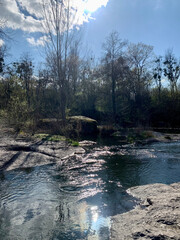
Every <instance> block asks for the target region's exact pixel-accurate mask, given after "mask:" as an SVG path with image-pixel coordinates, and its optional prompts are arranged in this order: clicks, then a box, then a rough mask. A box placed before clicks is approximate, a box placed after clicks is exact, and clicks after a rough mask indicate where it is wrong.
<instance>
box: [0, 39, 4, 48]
mask: <svg viewBox="0 0 180 240" xmlns="http://www.w3.org/2000/svg"><path fill="white" fill-rule="evenodd" d="M2 45H4V41H3V40H2V39H0V47H2Z"/></svg>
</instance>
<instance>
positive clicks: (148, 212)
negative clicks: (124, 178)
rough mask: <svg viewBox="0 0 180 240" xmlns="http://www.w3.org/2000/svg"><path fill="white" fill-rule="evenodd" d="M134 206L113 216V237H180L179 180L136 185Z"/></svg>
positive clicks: (132, 191) (125, 239)
mask: <svg viewBox="0 0 180 240" xmlns="http://www.w3.org/2000/svg"><path fill="white" fill-rule="evenodd" d="M127 192H128V193H129V194H131V195H132V196H134V197H136V198H138V199H140V204H139V205H138V206H136V207H135V209H133V210H131V211H129V212H127V213H124V214H119V215H116V216H114V217H112V227H111V237H110V239H111V240H131V239H140V240H146V239H148V240H150V239H152V240H180V183H174V184H171V185H165V184H150V185H145V186H138V187H133V188H130V189H128V190H127Z"/></svg>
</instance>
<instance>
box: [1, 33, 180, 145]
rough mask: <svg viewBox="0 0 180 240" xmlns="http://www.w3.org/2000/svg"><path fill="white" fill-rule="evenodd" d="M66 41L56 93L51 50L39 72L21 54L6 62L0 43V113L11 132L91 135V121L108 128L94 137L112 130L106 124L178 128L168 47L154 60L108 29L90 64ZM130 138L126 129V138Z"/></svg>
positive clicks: (173, 61) (173, 63)
mask: <svg viewBox="0 0 180 240" xmlns="http://www.w3.org/2000/svg"><path fill="white" fill-rule="evenodd" d="M73 46H74V47H73ZM73 46H72V49H71V51H67V54H68V55H67V56H66V69H65V72H66V74H65V76H63V77H64V79H61V81H63V84H64V85H63V89H61V90H60V86H61V85H62V84H61V82H58V81H59V80H58V79H57V76H56V72H55V71H56V66H55V65H52V63H53V62H55V63H56V61H55V60H56V59H53V55H52V59H51V60H52V61H51V63H50V62H47V67H46V69H40V70H39V72H37V70H36V71H35V66H34V65H33V63H32V60H31V58H30V57H29V55H27V54H26V55H24V56H22V57H21V58H20V59H19V61H17V62H13V63H10V64H8V65H6V58H5V55H6V54H5V48H2V47H0V56H1V59H2V60H1V61H2V62H3V64H1V72H0V114H1V117H3V118H5V119H6V121H7V122H8V123H10V124H11V125H12V126H13V127H14V128H15V129H16V131H17V132H19V131H24V132H26V131H31V132H33V133H37V132H45V133H48V134H52V135H54V134H59V135H64V136H66V137H70V138H78V137H79V136H80V135H81V134H84V135H87V134H94V133H95V132H97V122H98V124H99V125H101V124H102V125H104V126H110V127H108V128H107V129H106V128H101V129H100V133H101V135H102V136H103V135H106V134H108V132H109V133H111V132H112V133H113V130H112V129H113V126H115V128H116V129H120V128H134V127H135V128H137V127H141V128H144V127H153V128H179V127H180V88H179V86H180V85H179V79H180V64H179V61H178V59H177V58H176V57H175V55H174V53H173V52H172V51H171V50H168V51H167V52H166V54H165V56H163V57H159V56H156V57H155V58H154V54H153V47H152V46H149V45H146V44H143V43H138V44H133V43H127V42H126V41H124V40H121V39H120V38H119V35H118V33H117V32H113V33H111V34H110V35H109V36H108V37H107V39H106V40H105V42H104V44H103V56H102V58H101V61H99V63H96V64H95V59H94V58H92V57H91V58H88V59H86V60H84V59H81V58H80V56H79V54H78V45H73ZM63 61H64V60H63V59H61V63H62V64H63ZM35 73H36V74H35ZM58 77H59V78H60V77H61V75H58ZM164 82H165V84H164ZM63 99H65V101H64V102H63ZM83 116H86V117H83ZM93 119H95V120H93ZM41 130H42V131H41ZM136 137H137V136H134V135H133V134H132V135H131V134H130V136H129V140H130V141H133V140H134V138H136ZM143 137H146V136H143V135H142V136H139V138H143ZM57 140H58V139H57Z"/></svg>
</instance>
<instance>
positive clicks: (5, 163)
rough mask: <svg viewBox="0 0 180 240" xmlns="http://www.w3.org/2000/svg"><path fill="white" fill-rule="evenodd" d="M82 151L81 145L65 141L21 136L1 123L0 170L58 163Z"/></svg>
mask: <svg viewBox="0 0 180 240" xmlns="http://www.w3.org/2000/svg"><path fill="white" fill-rule="evenodd" d="M82 153H84V149H83V148H82V147H74V146H72V145H71V143H69V142H67V141H58V142H55V141H45V140H42V139H39V138H32V137H27V136H24V137H22V136H20V135H17V134H16V133H15V132H14V131H13V129H11V128H8V127H5V126H3V125H1V128H0V169H1V170H12V169H16V168H29V167H35V166H40V165H46V164H51V163H57V164H60V163H61V161H62V160H63V159H64V158H68V157H69V156H72V155H73V154H82Z"/></svg>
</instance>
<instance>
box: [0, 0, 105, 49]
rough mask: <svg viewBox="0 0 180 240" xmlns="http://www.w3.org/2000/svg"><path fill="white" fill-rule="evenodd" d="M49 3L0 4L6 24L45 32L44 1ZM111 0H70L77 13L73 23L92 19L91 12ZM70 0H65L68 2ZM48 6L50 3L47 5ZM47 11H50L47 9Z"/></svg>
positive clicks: (6, 1) (7, 1)
mask: <svg viewBox="0 0 180 240" xmlns="http://www.w3.org/2000/svg"><path fill="white" fill-rule="evenodd" d="M43 1H44V3H48V2H50V0H3V1H2V4H1V5H0V16H1V18H2V19H3V20H5V22H6V26H7V27H9V28H11V29H13V30H17V29H21V30H22V31H24V32H28V33H36V32H41V33H43V32H44V29H43V27H42V23H43V15H42V12H43V11H42V2H43ZM108 1H109V0H70V6H71V9H72V11H73V12H74V13H75V15H74V16H72V19H73V25H76V26H77V27H78V26H80V25H82V24H83V23H84V22H88V20H89V19H91V18H92V17H91V12H93V11H96V10H97V9H98V8H100V7H102V6H104V7H105V6H106V5H107V3H108ZM67 2H68V1H64V4H66V3H67ZM46 6H48V5H46ZM47 12H50V11H49V10H47ZM27 41H28V42H29V43H30V44H32V45H36V46H39V45H41V46H43V45H44V42H45V41H47V39H45V37H41V38H40V39H36V40H35V39H34V38H33V37H30V38H27Z"/></svg>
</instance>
